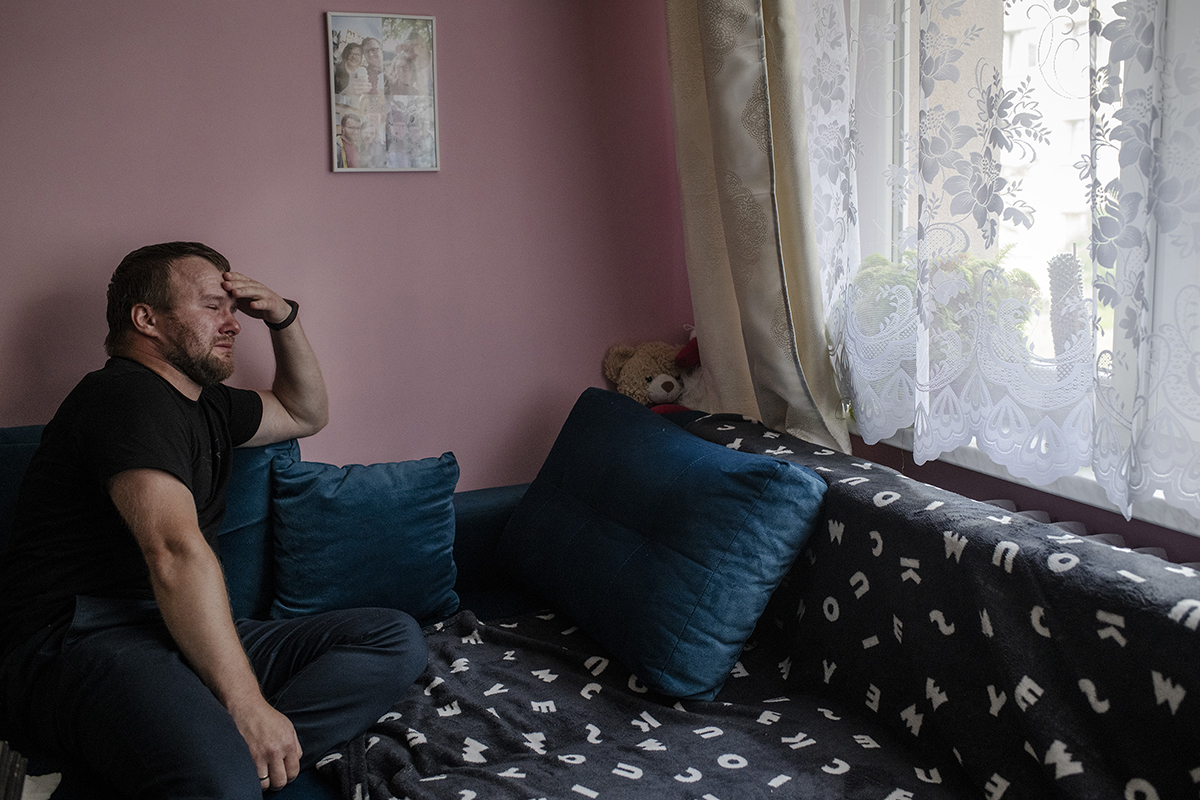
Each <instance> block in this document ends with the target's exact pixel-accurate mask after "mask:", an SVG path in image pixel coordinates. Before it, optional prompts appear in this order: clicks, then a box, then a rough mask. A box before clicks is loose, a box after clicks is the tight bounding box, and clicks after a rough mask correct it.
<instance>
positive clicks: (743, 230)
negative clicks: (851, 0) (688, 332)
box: [667, 0, 850, 452]
mask: <svg viewBox="0 0 1200 800" xmlns="http://www.w3.org/2000/svg"><path fill="white" fill-rule="evenodd" d="M796 25H797V23H796V16H795V5H794V3H791V2H779V0H763V2H761V3H759V2H752V0H742V1H740V2H739V0H667V32H668V39H669V48H670V63H671V81H672V87H673V93H674V106H675V138H676V160H677V164H678V169H679V178H680V186H681V190H682V201H683V216H684V241H685V248H686V257H687V263H688V277H689V281H690V283H691V292H692V306H693V309H694V313H695V320H696V335H697V338H698V344H699V347H700V355H701V359H702V362H703V365H704V369H703V370H702V375H703V376H704V382H705V386H704V391H705V395H706V398H705V399H706V403H707V408H708V410H710V411H714V412H718V411H719V412H732V413H740V414H745V415H747V416H751V417H754V418H756V419H760V420H762V421H763V422H764V423H766V424H767V425H769V426H771V427H773V428H776V429H782V430H786V431H788V432H789V433H792V434H794V435H796V436H799V437H800V438H803V439H805V440H807V441H810V442H814V443H816V444H821V445H825V446H827V447H833V448H836V449H838V450H841V451H843V452H849V451H850V438H849V435H848V433H847V431H846V422H845V419H844V418H843V416H842V414H841V399H840V396H839V393H838V391H837V387H836V385H835V382H834V372H833V366H832V363H831V361H830V358H829V347H828V343H827V340H826V336H825V324H824V316H825V315H824V313H823V310H822V307H821V287H820V276H819V273H818V264H817V256H816V247H815V240H814V230H813V214H812V192H811V185H810V181H809V175H808V155H807V153H808V146H807V142H806V139H805V128H804V116H803V115H804V111H803V108H804V107H803V103H802V96H801V94H800V93H801V87H800V85H799V83H798V81H797V80H796V78H797V77H798V76H793V75H790V74H789V73H788V72H787V70H785V69H784V68H783V66H782V65H783V64H785V63H788V62H789V61H790V63H793V64H796V63H799V60H798V57H797V55H796V53H797V47H798V36H797V28H796Z"/></svg>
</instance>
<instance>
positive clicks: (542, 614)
mask: <svg viewBox="0 0 1200 800" xmlns="http://www.w3.org/2000/svg"><path fill="white" fill-rule="evenodd" d="M37 434H38V429H37V428H36V427H29V428H18V429H6V430H0V547H2V543H3V537H4V535H5V534H6V532H7V530H6V527H5V526H6V524H7V522H6V520H7V518H8V515H9V514H10V513H11V503H12V499H13V496H14V494H15V487H16V484H17V482H18V481H19V476H20V474H21V473H22V471H23V470H24V467H25V464H26V463H27V462H28V458H29V456H30V455H31V453H32V450H33V448H34V446H35V443H36V438H37ZM456 479H457V466H456V464H455V463H454V460H453V456H451V455H450V454H446V455H444V456H442V457H441V458H438V459H421V460H418V461H415V462H403V463H400V464H393V465H367V466H356V467H349V468H337V467H332V466H329V465H320V464H311V463H308V462H304V461H303V460H302V459H301V457H300V454H299V447H298V445H297V444H296V443H295V442H285V443H281V444H278V445H272V446H270V447H266V448H258V449H249V450H242V451H238V453H237V456H236V459H235V478H234V483H233V484H232V486H231V493H230V495H231V497H230V506H229V512H228V514H227V519H226V521H225V525H224V530H223V532H222V534H221V536H220V550H221V555H222V560H223V563H224V564H225V569H226V578H227V583H228V585H229V594H230V601H231V604H232V606H233V609H234V612H235V614H237V615H246V616H261V617H266V616H272V615H275V616H279V615H288V614H296V613H306V612H307V611H310V610H317V609H320V608H323V607H330V606H337V605H339V604H346V603H349V604H353V603H360V604H361V603H362V602H364V601H368V602H370V603H371V604H392V605H395V606H396V607H402V608H405V609H406V610H410V611H411V612H412V613H415V614H416V615H418V617H419V618H421V619H422V621H423V622H425V623H427V627H426V635H427V640H428V642H429V645H430V651H431V657H430V663H429V667H428V669H427V670H426V672H425V673H424V674H423V675H422V676H421V677H420V678H419V679H418V681H417V683H416V685H414V686H413V687H412V688H411V689H410V690H409V691H408V692H407V693H406V694H405V695H404V696H403V697H401V698H400V699H399V700H398V702H397V703H396V705H395V706H394V707H393V709H392V710H391V711H390V712H389V713H388V714H387V715H385V716H384V717H383V718H381V719H380V720H379V721H378V722H377V723H376V724H375V725H373V726H372V727H371V728H370V729H369V730H367V731H366V732H365V733H364V734H363V735H362V736H360V737H358V738H356V739H355V740H353V741H351V742H349V743H347V745H346V746H345V747H344V748H342V749H341V750H339V751H337V752H334V753H331V754H329V755H328V756H326V757H325V758H324V759H322V760H321V762H320V763H319V764H318V765H317V766H316V767H315V768H314V769H310V770H307V771H306V772H305V773H303V774H302V775H301V777H300V779H298V780H297V781H296V782H295V783H293V784H292V785H290V786H289V787H287V788H286V789H285V790H283V791H282V792H280V793H278V796H279V797H280V798H281V799H282V798H300V797H313V798H315V797H335V796H342V797H348V798H352V797H408V798H412V800H418V798H462V799H463V800H471V798H479V799H480V800H482V799H483V798H494V797H499V798H508V797H512V798H536V797H545V798H550V797H565V798H581V797H582V798H613V797H621V798H627V797H631V798H637V797H659V796H661V797H664V798H666V797H680V798H700V797H703V798H709V799H710V800H711V798H720V799H721V800H731V798H756V797H830V798H834V797H837V798H857V797H862V798H879V800H903V799H904V798H934V797H973V798H977V797H985V798H990V799H991V800H1001V799H1002V798H1004V799H1006V800H1012V798H1042V797H1071V798H1100V797H1115V798H1120V797H1125V798H1131V799H1133V798H1137V799H1139V800H1153V798H1161V799H1162V800H1166V798H1176V797H1197V796H1200V687H1198V686H1197V681H1196V679H1195V675H1196V674H1197V672H1196V664H1197V663H1200V632H1198V630H1197V628H1198V627H1200V573H1197V572H1196V570H1194V569H1192V568H1191V567H1188V566H1184V565H1177V564H1171V563H1169V562H1166V561H1163V560H1161V559H1159V558H1157V557H1155V556H1152V555H1146V554H1142V553H1137V552H1134V551H1131V550H1129V549H1127V548H1121V547H1114V546H1112V545H1110V544H1108V543H1106V542H1105V540H1104V539H1103V538H1102V537H1089V536H1086V535H1084V534H1082V532H1081V531H1079V530H1078V529H1077V528H1075V527H1072V526H1070V525H1064V524H1058V525H1055V524H1049V523H1046V522H1041V521H1038V520H1037V519H1033V518H1030V517H1027V516H1022V515H1020V514H1014V513H1012V512H1008V511H1005V510H1003V509H1000V508H998V507H995V506H990V505H987V504H982V503H977V502H974V501H970V500H966V499H965V498H962V497H961V496H958V495H955V494H952V493H950V492H946V491H943V490H941V489H938V488H936V487H932V486H928V485H924V484H920V483H918V482H916V481H913V480H911V479H908V478H906V477H905V476H903V475H901V474H899V473H896V472H894V471H892V470H890V469H887V468H884V467H880V466H878V465H876V464H872V463H870V462H867V461H863V460H861V459H856V458H854V457H852V456H847V455H844V454H840V453H836V452H833V451H831V450H828V449H824V448H821V447H817V446H814V445H812V444H809V443H807V442H804V441H801V440H799V439H796V438H794V437H792V436H789V435H787V434H784V433H780V432H777V431H772V430H769V429H767V428H765V427H764V426H762V425H761V424H760V423H758V422H756V421H754V420H749V419H746V418H742V417H740V416H733V415H707V414H700V413H694V412H684V413H679V414H673V415H657V414H654V413H653V412H651V411H650V410H648V409H645V408H643V407H642V406H640V405H638V404H637V403H635V402H633V401H631V400H629V398H626V397H623V396H621V395H617V394H615V393H611V392H604V391H601V390H596V389H589V390H587V391H586V392H584V394H583V395H582V396H581V397H580V399H579V401H578V402H577V404H576V406H575V408H574V409H573V410H572V412H571V416H570V417H569V418H568V420H567V422H566V424H565V425H564V426H563V429H562V431H561V433H560V435H559V437H558V440H557V441H556V442H555V445H554V447H553V449H552V451H551V453H550V455H549V457H548V458H547V460H546V463H545V464H544V465H543V467H542V469H541V471H540V472H539V473H538V475H537V477H536V478H535V480H534V481H533V483H532V484H530V485H527V486H512V487H498V488H492V489H483V490H476V491H468V492H456V491H454V488H455V480H456ZM312 531H319V533H317V534H313V533H312ZM2 729H3V724H2V720H0V731H2ZM16 744H18V745H19V744H20V743H16ZM29 755H31V756H32V757H31V761H30V774H31V775H39V774H43V773H47V772H56V773H59V772H60V773H61V774H62V776H63V778H62V783H61V785H60V786H59V787H58V789H57V791H56V792H55V794H54V795H53V796H54V797H55V798H60V799H62V798H65V800H70V798H73V797H100V796H105V795H104V792H103V789H102V787H100V786H99V785H98V784H97V782H96V781H95V779H94V778H92V777H90V776H88V775H87V774H86V772H85V771H83V770H81V769H80V768H79V767H78V766H77V765H71V764H64V763H62V762H58V761H55V760H54V759H52V758H50V757H48V756H47V755H46V754H42V753H38V752H36V751H34V752H31V753H29Z"/></svg>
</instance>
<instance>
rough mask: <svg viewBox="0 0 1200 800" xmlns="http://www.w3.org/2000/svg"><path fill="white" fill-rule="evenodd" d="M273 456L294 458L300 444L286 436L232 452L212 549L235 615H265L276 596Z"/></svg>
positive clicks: (296, 459) (252, 616)
mask: <svg viewBox="0 0 1200 800" xmlns="http://www.w3.org/2000/svg"><path fill="white" fill-rule="evenodd" d="M275 458H286V459H289V460H293V461H299V460H300V444H299V443H298V442H297V441H296V440H295V439H289V440H287V441H283V442H276V443H275V444H268V445H264V446H262V447H238V448H235V449H234V451H233V467H232V469H231V471H230V474H229V489H228V492H227V495H226V498H225V520H224V522H223V523H222V524H221V531H220V534H219V536H218V537H217V551H218V553H220V556H221V565H222V566H223V567H224V571H225V588H226V590H227V591H228V592H229V606H230V608H231V609H232V610H233V618H234V619H242V618H244V617H248V618H250V619H267V617H268V616H269V615H270V613H271V602H272V600H274V598H275V579H274V577H273V575H272V570H273V564H274V560H275V559H274V555H273V551H274V546H275V542H274V540H273V538H272V536H271V462H272V461H273V460H274V459H275Z"/></svg>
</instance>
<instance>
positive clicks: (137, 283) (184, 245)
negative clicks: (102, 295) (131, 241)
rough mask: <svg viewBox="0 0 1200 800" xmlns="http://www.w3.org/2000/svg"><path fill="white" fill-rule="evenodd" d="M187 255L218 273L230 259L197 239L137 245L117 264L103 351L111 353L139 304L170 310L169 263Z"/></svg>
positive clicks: (110, 289)
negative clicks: (195, 240) (202, 261)
mask: <svg viewBox="0 0 1200 800" xmlns="http://www.w3.org/2000/svg"><path fill="white" fill-rule="evenodd" d="M187 256H200V257H201V258H203V259H205V260H207V261H208V262H209V263H211V264H212V265H213V266H214V267H215V268H216V269H218V270H220V271H221V272H228V271H229V269H230V267H229V259H227V258H225V256H223V255H221V254H220V253H218V252H217V251H216V250H213V249H212V248H211V247H209V246H208V245H204V244H200V243H199V242H164V243H163V244H151V245H147V246H146V247H139V248H138V249H137V250H134V251H133V252H132V253H130V254H129V255H127V256H125V258H123V259H121V263H120V264H118V265H117V269H116V271H115V272H113V275H112V279H111V280H109V282H108V309H107V312H106V313H107V316H108V335H107V336H106V337H104V350H105V351H106V352H107V353H108V354H109V355H110V356H111V355H113V354H114V352H115V351H116V350H117V349H119V348H120V346H121V343H122V341H123V340H124V338H125V336H126V335H128V334H129V332H130V331H132V330H133V319H132V317H131V312H132V311H133V307H134V306H136V305H138V304H139V303H145V304H146V305H148V306H150V307H151V308H154V309H162V310H169V309H170V308H171V307H172V306H173V305H174V300H175V298H174V295H173V293H172V288H171V265H173V264H174V263H175V262H176V261H178V260H179V259H181V258H186V257H187Z"/></svg>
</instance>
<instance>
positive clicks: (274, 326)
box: [263, 297, 300, 331]
mask: <svg viewBox="0 0 1200 800" xmlns="http://www.w3.org/2000/svg"><path fill="white" fill-rule="evenodd" d="M283 299H284V301H286V302H287V304H288V305H289V306H291V307H292V313H290V314H288V315H287V319H285V320H284V321H283V322H267V321H266V320H265V319H264V320H263V322H266V324H267V327H268V328H270V329H271V330H273V331H281V330H283V329H284V328H286V327H287V326H288V325H291V324H292V323H293V322H295V321H296V314H298V313H299V312H300V304H299V303H297V302H296V301H295V300H288V299H287V298H286V297H285V298H283Z"/></svg>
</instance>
